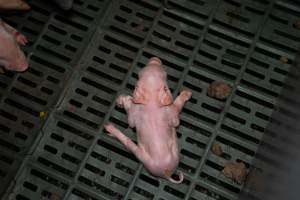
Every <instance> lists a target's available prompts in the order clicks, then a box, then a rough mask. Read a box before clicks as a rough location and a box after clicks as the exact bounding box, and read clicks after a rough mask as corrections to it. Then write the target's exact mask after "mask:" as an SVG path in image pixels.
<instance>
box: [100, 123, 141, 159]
mask: <svg viewBox="0 0 300 200" xmlns="http://www.w3.org/2000/svg"><path fill="white" fill-rule="evenodd" d="M104 128H105V129H106V130H107V131H108V132H109V133H110V135H111V136H114V137H116V138H117V139H118V140H119V141H120V142H121V143H122V144H123V145H124V146H125V147H126V148H127V149H128V150H129V151H131V152H132V153H133V154H134V155H135V156H136V157H137V158H138V159H139V160H140V161H142V162H143V161H145V156H146V155H145V154H144V152H143V151H142V150H141V149H140V148H139V147H138V146H137V145H136V144H135V143H134V142H133V141H132V140H131V139H130V138H128V137H127V136H126V135H124V134H123V133H122V132H121V131H120V130H119V129H117V128H116V127H115V126H114V125H112V124H107V125H105V126H104Z"/></svg>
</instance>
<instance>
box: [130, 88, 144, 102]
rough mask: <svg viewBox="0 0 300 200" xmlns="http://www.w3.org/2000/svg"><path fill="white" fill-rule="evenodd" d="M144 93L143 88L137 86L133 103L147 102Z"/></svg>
mask: <svg viewBox="0 0 300 200" xmlns="http://www.w3.org/2000/svg"><path fill="white" fill-rule="evenodd" d="M143 94H144V92H143V91H142V89H141V88H140V87H138V86H136V87H135V90H134V92H133V99H132V101H133V103H136V104H146V98H145V96H144V95H143Z"/></svg>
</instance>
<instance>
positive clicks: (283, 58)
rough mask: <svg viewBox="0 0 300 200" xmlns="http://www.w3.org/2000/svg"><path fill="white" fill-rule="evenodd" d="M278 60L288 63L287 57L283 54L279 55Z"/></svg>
mask: <svg viewBox="0 0 300 200" xmlns="http://www.w3.org/2000/svg"><path fill="white" fill-rule="evenodd" d="M280 61H281V62H282V63H285V64H286V63H288V62H289V59H288V58H287V57H285V56H281V57H280Z"/></svg>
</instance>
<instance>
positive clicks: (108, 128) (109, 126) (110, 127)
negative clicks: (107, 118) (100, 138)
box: [104, 123, 116, 137]
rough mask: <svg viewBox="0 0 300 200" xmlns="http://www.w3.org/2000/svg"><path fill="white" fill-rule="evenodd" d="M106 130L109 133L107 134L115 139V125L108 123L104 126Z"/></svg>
mask: <svg viewBox="0 0 300 200" xmlns="http://www.w3.org/2000/svg"><path fill="white" fill-rule="evenodd" d="M104 128H105V130H106V131H107V132H108V133H107V135H108V136H111V137H114V135H113V132H114V131H115V129H116V128H115V127H114V125H113V124H111V123H107V124H105V125H104Z"/></svg>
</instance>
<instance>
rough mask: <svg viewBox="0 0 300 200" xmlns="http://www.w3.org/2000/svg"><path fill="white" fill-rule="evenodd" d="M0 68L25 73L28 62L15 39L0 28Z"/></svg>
mask: <svg viewBox="0 0 300 200" xmlns="http://www.w3.org/2000/svg"><path fill="white" fill-rule="evenodd" d="M0 44H1V45H0V66H2V67H4V68H5V69H7V70H11V71H18V72H21V71H25V70H26V69H27V68H28V61H27V59H26V57H25V55H24V53H23V51H22V50H21V48H20V46H19V44H18V42H17V41H16V39H15V37H14V36H13V35H12V34H11V33H9V32H7V31H6V30H5V29H1V28H0Z"/></svg>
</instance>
